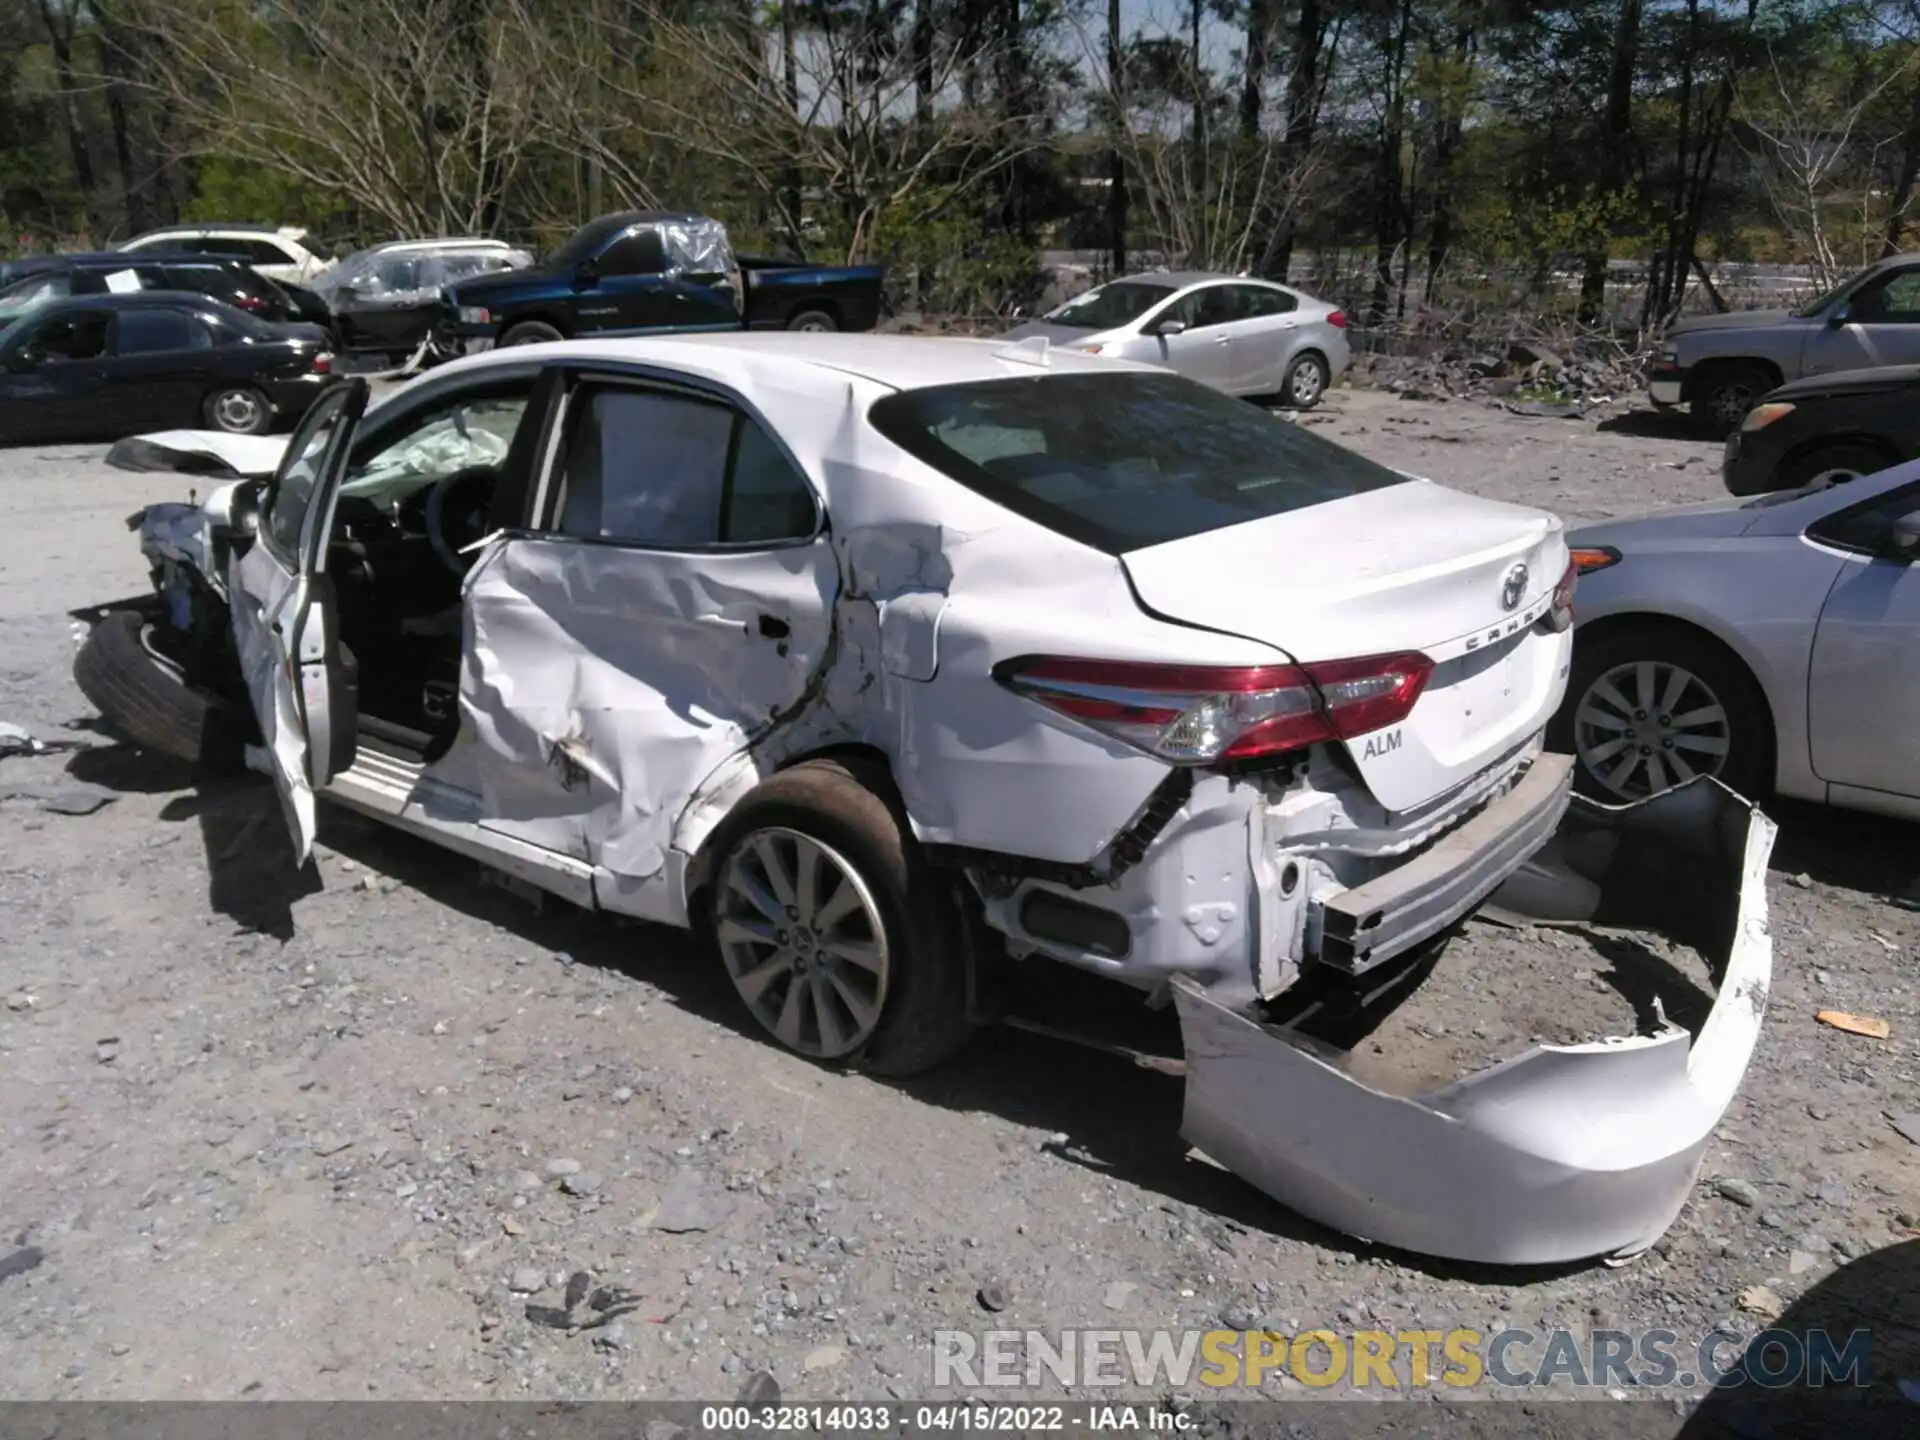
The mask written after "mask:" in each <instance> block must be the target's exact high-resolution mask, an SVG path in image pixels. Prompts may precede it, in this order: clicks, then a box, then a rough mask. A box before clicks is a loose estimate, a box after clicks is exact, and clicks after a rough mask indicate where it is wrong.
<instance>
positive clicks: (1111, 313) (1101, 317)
mask: <svg viewBox="0 0 1920 1440" xmlns="http://www.w3.org/2000/svg"><path fill="white" fill-rule="evenodd" d="M1172 294H1173V287H1171V286H1169V285H1152V284H1148V283H1147V282H1145V281H1142V280H1120V281H1116V282H1115V283H1114V284H1112V285H1102V286H1101V287H1100V288H1099V289H1098V290H1089V291H1088V292H1087V293H1086V294H1084V295H1080V296H1076V297H1075V298H1074V299H1072V300H1069V301H1067V303H1066V304H1064V305H1062V306H1061V307H1060V308H1059V309H1058V310H1055V311H1052V312H1051V313H1050V314H1048V316H1047V317H1046V318H1047V323H1048V324H1049V325H1072V326H1075V327H1077V328H1079V329H1082V330H1111V329H1113V328H1114V327H1115V326H1116V325H1131V324H1132V323H1133V322H1134V321H1135V320H1138V319H1139V318H1140V317H1141V316H1142V315H1144V314H1146V313H1147V311H1149V310H1151V309H1152V308H1153V307H1154V306H1156V305H1158V304H1159V303H1160V302H1161V301H1162V300H1165V299H1167V298H1168V297H1169V296H1171V295H1172Z"/></svg>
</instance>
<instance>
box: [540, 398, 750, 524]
mask: <svg viewBox="0 0 1920 1440" xmlns="http://www.w3.org/2000/svg"><path fill="white" fill-rule="evenodd" d="M732 436H733V412H732V411H731V410H729V409H727V408H726V407H725V406H724V405H717V404H713V403H711V402H709V401H705V400H699V399H695V398H692V397H690V396H684V395H674V394H668V393H666V392H664V391H656V390H599V391H595V392H593V393H592V394H590V395H589V396H587V397H586V399H585V402H584V403H583V404H581V405H580V407H579V409H578V411H577V412H576V416H575V419H574V422H573V427H572V433H571V435H570V436H569V438H568V444H567V450H566V459H565V462H564V469H563V471H562V475H561V496H560V501H559V506H558V513H559V517H560V518H559V524H558V529H559V530H560V532H561V533H562V534H565V535H574V536H579V537H581V538H594V539H603V540H627V541H631V542H633V543H634V544H638V545H654V546H659V547H661V548H664V549H676V548H686V547H690V546H700V545H710V544H712V543H713V542H714V541H715V540H717V539H718V538H719V535H720V501H721V495H722V492H723V490H724V488H725V480H726V473H727V454H728V450H729V447H730V443H731V440H732Z"/></svg>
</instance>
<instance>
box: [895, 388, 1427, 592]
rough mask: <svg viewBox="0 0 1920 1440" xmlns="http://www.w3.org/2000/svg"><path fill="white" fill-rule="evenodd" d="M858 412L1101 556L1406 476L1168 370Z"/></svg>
mask: <svg viewBox="0 0 1920 1440" xmlns="http://www.w3.org/2000/svg"><path fill="white" fill-rule="evenodd" d="M871 418H872V420H873V424H874V427H875V428H876V429H878V430H879V431H880V433H881V434H883V435H885V436H886V437H887V438H888V439H889V440H891V441H893V442H894V444H896V445H898V446H900V447H901V449H903V450H906V451H907V452H908V453H910V454H912V455H914V456H916V457H918V458H919V459H921V460H924V461H925V462H926V463H927V464H929V465H931V466H933V467H934V468H935V469H936V470H939V471H941V472H942V473H944V474H946V475H950V476H952V477H953V478H954V479H955V480H958V481H959V482H960V483H961V484H962V485H965V486H966V487H967V488H968V489H970V490H974V491H977V492H978V493H979V494H981V495H984V496H986V497H987V498H988V499H990V500H993V501H995V502H997V503H999V504H1001V505H1004V506H1006V507H1007V509H1009V510H1012V511H1014V512H1016V513H1017V514H1020V515H1024V516H1026V517H1027V518H1028V519H1030V520H1034V521H1038V522H1039V523H1040V524H1042V525H1045V526H1047V527H1048V528H1049V529H1051V530H1055V531H1057V532H1059V533H1060V534H1062V535H1065V536H1067V537H1068V538H1069V539H1072V540H1077V541H1079V542H1080V543H1081V544H1083V545H1090V546H1092V547H1094V548H1095V549H1097V550H1104V551H1106V552H1107V553H1108V554H1111V555H1120V554H1124V553H1125V552H1127V551H1129V550H1139V549H1143V548H1145V547H1146V546H1149V545H1159V544H1163V543H1165V542H1166V541H1169V540H1183V539H1185V538H1186V537H1187V536H1189V535H1201V534H1204V533H1206V532H1207V531H1209V530H1222V529H1225V528H1226V527H1227V526H1229V525H1240V524H1244V523H1245V522H1247V521H1249V520H1259V519H1262V518H1264V517H1265V516H1268V515H1279V514H1282V513H1283V512H1285V511H1288V510H1302V509H1305V508H1306V507H1307V506H1309V505H1320V504H1324V503H1325V502H1327V501H1329V500H1342V499H1345V498H1346V497H1347V496H1349V495H1358V494H1360V493H1361V492H1362V491H1366V490H1378V489H1381V488H1382V487H1384V486H1388V485H1401V484H1405V483H1406V477H1405V476H1404V475H1399V474H1396V473H1395V472H1394V471H1392V470H1389V469H1387V468H1386V467H1385V466H1383V465H1376V464H1375V463H1374V462H1373V461H1371V460H1368V459H1365V458H1363V457H1362V456H1359V455H1356V454H1354V453H1353V452H1352V451H1350V450H1344V449H1342V448H1341V447H1340V446H1338V445H1335V444H1334V443H1333V442H1331V441H1329V440H1323V439H1321V438H1320V437H1319V436H1317V435H1314V434H1312V433H1311V432H1310V431H1307V430H1303V429H1302V428H1300V427H1299V426H1298V425H1294V424H1290V423H1288V422H1287V421H1284V420H1276V419H1275V418H1274V417H1273V416H1271V415H1269V414H1267V413H1266V412H1265V411H1264V410H1261V409H1259V408H1258V407H1257V406H1254V405H1250V404H1248V403H1247V402H1246V401H1245V400H1235V399H1233V398H1231V397H1230V396H1226V395H1223V394H1221V393H1220V392H1219V391H1217V390H1209V389H1207V388H1206V387H1204V386H1202V385H1198V384H1195V383H1194V382H1193V381H1191V380H1186V379H1182V378H1181V377H1180V376H1178V375H1162V374H1147V373H1120V374H1107V375H1048V376H1036V377H1033V378H1031V379H1028V378H1020V379H1012V380H986V381H979V382H976V383H974V384H969V385H945V386H939V387H937V388H934V389H928V390H906V391H902V392H901V393H899V394H897V395H889V396H888V397H887V398H886V399H884V400H882V401H880V402H878V403H877V404H876V405H875V406H874V407H873V410H872V412H871Z"/></svg>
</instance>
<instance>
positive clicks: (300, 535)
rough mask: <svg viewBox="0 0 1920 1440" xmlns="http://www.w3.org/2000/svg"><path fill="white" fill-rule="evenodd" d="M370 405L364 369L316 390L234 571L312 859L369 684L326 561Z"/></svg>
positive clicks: (252, 673)
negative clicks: (352, 451) (319, 804)
mask: <svg viewBox="0 0 1920 1440" xmlns="http://www.w3.org/2000/svg"><path fill="white" fill-rule="evenodd" d="M366 408H367V382H366V381H364V380H359V379H355V380H349V381H346V382H344V383H343V384H340V385H336V386H334V387H333V388H331V389H329V390H327V391H325V392H324V393H322V394H321V396H320V397H319V398H318V399H317V400H315V401H314V402H313V406H312V408H311V409H309V410H308V411H307V414H306V418H305V419H303V420H302V421H301V422H300V425H299V427H298V428H297V429H296V430H295V431H294V433H293V438H292V440H291V441H289V442H288V444H287V449H286V455H285V457H284V458H283V459H282V460H281V462H280V466H279V469H278V470H277V471H275V473H274V477H273V480H272V482H271V483H270V484H269V486H268V487H267V490H266V493H265V494H264V495H263V496H262V499H261V506H260V522H259V530H258V536H257V538H256V540H255V543H253V544H252V545H249V546H247V547H245V548H244V549H243V550H241V551H240V552H239V553H238V554H237V555H236V556H235V558H234V560H233V561H232V563H231V565H230V567H229V569H228V574H227V579H228V589H229V593H230V595H231V597H232V607H233V634H234V640H235V642H236V643H237V645H238V648H239V652H240V668H241V672H242V674H243V675H244V677H245V680H246V686H247V694H248V696H249V698H250V699H251V700H252V701H253V708H254V713H255V714H256V715H257V716H258V717H259V721H260V733H261V735H262V736H263V737H265V740H266V746H267V753H268V757H269V759H270V761H271V763H272V767H273V776H274V784H275V785H276V786H277V787H278V789H279V791H280V801H281V804H282V806H283V807H284V809H285V811H286V816H287V826H288V828H289V829H290V830H291V831H292V832H293V848H294V856H295V859H296V860H297V861H298V862H299V863H300V864H302V865H304V864H305V863H306V862H307V858H308V856H309V855H310V854H311V853H312V851H313V837H314V829H315V819H314V800H313V797H314V792H315V791H317V790H319V789H320V788H321V787H323V786H324V785H325V784H326V783H327V781H328V780H330V779H332V778H333V776H334V775H336V774H338V773H339V772H340V771H341V770H344V769H345V768H346V767H347V766H348V765H351V764H352V763H353V753H354V734H355V728H356V725H357V723H358V714H357V709H358V706H357V689H358V687H357V684H356V679H355V673H354V662H353V659H352V656H351V655H349V654H347V653H346V652H345V651H344V650H343V649H342V647H341V644H340V621H339V607H338V604H337V602H336V600H335V597H334V590H333V583H332V580H331V579H330V577H329V576H328V575H327V570H326V565H327V540H328V537H329V536H330V535H331V533H332V530H333V511H334V503H335V500H336V498H337V496H338V493H339V487H340V481H341V478H342V476H343V475H344V474H345V472H346V467H347V455H348V450H349V448H350V447H351V445H352V443H353V436H354V432H355V430H356V429H357V428H358V426H359V423H360V417H361V416H362V415H363V414H364V413H365V412H366Z"/></svg>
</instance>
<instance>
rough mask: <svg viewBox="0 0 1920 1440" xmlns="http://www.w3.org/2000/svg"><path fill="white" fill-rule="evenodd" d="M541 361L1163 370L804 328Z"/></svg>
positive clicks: (575, 349)
mask: <svg viewBox="0 0 1920 1440" xmlns="http://www.w3.org/2000/svg"><path fill="white" fill-rule="evenodd" d="M536 353H538V354H539V355H540V356H541V357H542V358H546V357H551V358H552V359H556V360H557V359H566V360H570V361H575V362H579V361H589V362H591V361H601V362H606V363H611V364H628V365H658V366H662V367H666V368H672V369H678V370H683V371H686V372H687V373H689V374H694V375H700V376H704V377H705V378H708V379H711V380H715V381H718V382H721V383H727V382H729V381H734V380H741V379H744V378H746V376H745V373H744V372H745V367H746V366H748V365H749V364H751V365H753V366H754V367H755V368H756V369H759V368H760V367H762V366H764V365H765V364H766V362H768V361H772V362H774V363H775V364H777V365H780V366H782V367H790V368H791V369H792V371H793V372H794V373H795V374H796V376H798V375H801V374H805V373H806V372H812V373H813V374H815V375H816V376H818V377H821V378H826V377H830V376H834V375H847V376H854V377H857V378H859V379H862V380H869V381H872V382H873V383H874V384H877V385H884V386H887V387H888V388H889V389H893V390H924V389H928V388H931V387H933V386H936V385H963V384H967V383H969V382H971V381H980V380H1008V379H1017V378H1022V377H1026V378H1033V377H1038V376H1042V375H1046V374H1049V373H1051V374H1056V375H1059V374H1086V373H1108V374H1110V373H1112V372H1113V371H1115V370H1118V369H1124V370H1159V369H1160V367H1158V366H1153V365H1146V364H1137V363H1134V362H1132V361H1125V360H1104V359H1099V358H1096V357H1094V356H1092V355H1084V354H1081V353H1079V352H1077V351H1074V350H1065V349H1060V348H1058V347H1049V348H1048V349H1047V350H1046V352H1045V357H1046V359H1045V364H1038V363H1035V361H1034V359H1033V358H1029V357H1034V356H1037V355H1038V354H1039V353H1040V351H1039V348H1038V347H1037V346H1035V345H1034V343H1033V342H1032V341H1021V342H1016V341H1010V340H1004V339H996V340H968V339H961V338H958V337H954V336H921V335H869V334H843V333H826V334H821V333H817V332H816V333H803V332H800V331H791V330H787V331H770V332H753V331H737V330H733V331H726V332H721V333H715V332H711V331H709V332H706V333H701V334H687V335H651V336H635V337H633V338H631V339H609V340H562V341H557V342H555V343H553V344H550V345H544V346H541V347H540V349H539V351H538V352H536ZM509 357H511V360H512V361H513V362H519V363H524V362H526V361H529V360H532V359H534V358H535V354H534V353H529V351H528V349H526V348H525V347H519V346H516V347H513V348H511V349H507V350H494V351H489V352H487V353H486V354H483V355H477V356H472V357H469V358H467V359H465V360H456V361H454V362H453V364H451V365H447V366H443V367H441V368H440V369H439V370H437V371H435V372H434V373H435V374H446V373H448V372H449V371H452V370H454V369H455V368H456V367H458V368H462V369H465V368H474V369H481V368H491V367H490V366H489V365H488V362H489V361H491V362H492V363H493V364H504V363H508V362H509Z"/></svg>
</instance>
